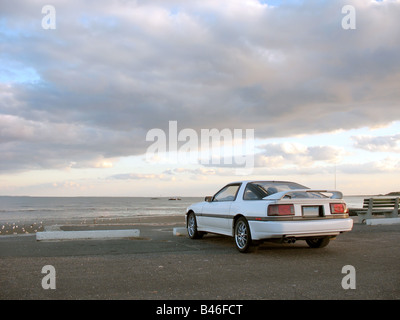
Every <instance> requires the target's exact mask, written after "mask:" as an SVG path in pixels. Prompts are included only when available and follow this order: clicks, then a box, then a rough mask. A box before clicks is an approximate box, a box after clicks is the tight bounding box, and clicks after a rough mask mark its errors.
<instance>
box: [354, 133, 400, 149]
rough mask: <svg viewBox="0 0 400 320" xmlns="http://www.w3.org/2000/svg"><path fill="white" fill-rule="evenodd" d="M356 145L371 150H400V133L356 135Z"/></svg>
mask: <svg viewBox="0 0 400 320" xmlns="http://www.w3.org/2000/svg"><path fill="white" fill-rule="evenodd" d="M352 139H353V141H354V147H355V148H359V149H364V150H367V151H371V152H395V153H399V152H400V134H394V135H386V136H377V137H374V136H354V137H352Z"/></svg>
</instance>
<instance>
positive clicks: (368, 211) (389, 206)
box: [356, 197, 399, 223]
mask: <svg viewBox="0 0 400 320" xmlns="http://www.w3.org/2000/svg"><path fill="white" fill-rule="evenodd" d="M356 213H357V216H358V219H359V222H360V223H363V222H365V221H366V220H367V219H372V217H373V215H376V214H384V215H385V218H398V216H399V197H397V198H368V199H364V203H363V208H362V209H361V210H357V211H356Z"/></svg>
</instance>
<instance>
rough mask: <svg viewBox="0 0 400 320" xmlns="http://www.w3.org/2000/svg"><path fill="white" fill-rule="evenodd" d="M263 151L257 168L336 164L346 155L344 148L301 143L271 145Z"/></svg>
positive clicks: (258, 155) (257, 159)
mask: <svg viewBox="0 0 400 320" xmlns="http://www.w3.org/2000/svg"><path fill="white" fill-rule="evenodd" d="M259 149H262V150H263V151H262V152H260V153H258V154H257V155H256V159H255V165H256V167H276V168H279V167H284V166H287V165H288V164H289V165H296V166H299V167H310V166H314V165H315V163H316V162H325V163H328V164H329V163H335V162H338V161H339V160H340V159H341V158H342V157H343V156H344V155H345V153H346V152H345V151H344V149H343V148H339V147H333V146H306V145H303V144H299V143H289V142H285V143H280V144H278V143H270V144H266V145H263V146H260V147H259Z"/></svg>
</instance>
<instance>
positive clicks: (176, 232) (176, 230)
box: [172, 227, 187, 236]
mask: <svg viewBox="0 0 400 320" xmlns="http://www.w3.org/2000/svg"><path fill="white" fill-rule="evenodd" d="M172 234H173V235H174V236H186V234H187V230H186V228H184V227H181V228H174V229H173V230H172Z"/></svg>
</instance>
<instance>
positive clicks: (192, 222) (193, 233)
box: [186, 212, 204, 239]
mask: <svg viewBox="0 0 400 320" xmlns="http://www.w3.org/2000/svg"><path fill="white" fill-rule="evenodd" d="M186 229H187V233H188V236H189V238H190V239H201V238H202V237H203V235H204V233H201V232H199V231H197V220H196V215H195V214H194V213H193V212H191V213H189V214H188V217H187V223H186Z"/></svg>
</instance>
